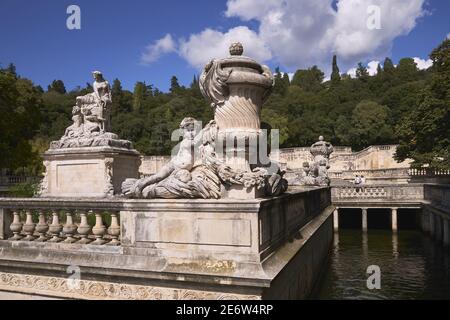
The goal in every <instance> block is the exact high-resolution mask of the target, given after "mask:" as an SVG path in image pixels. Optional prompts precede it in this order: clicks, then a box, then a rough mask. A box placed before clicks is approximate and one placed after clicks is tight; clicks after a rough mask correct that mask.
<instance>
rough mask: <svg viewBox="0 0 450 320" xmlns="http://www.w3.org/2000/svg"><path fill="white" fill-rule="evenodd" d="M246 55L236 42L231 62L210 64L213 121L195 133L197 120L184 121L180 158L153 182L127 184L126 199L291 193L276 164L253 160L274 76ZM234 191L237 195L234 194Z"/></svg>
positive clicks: (203, 82)
mask: <svg viewBox="0 0 450 320" xmlns="http://www.w3.org/2000/svg"><path fill="white" fill-rule="evenodd" d="M242 53H243V47H242V45H241V44H240V43H235V44H233V45H232V46H231V47H230V54H231V56H230V57H229V58H225V59H222V60H213V61H211V62H210V63H208V64H207V66H206V67H205V70H204V71H203V73H202V75H201V77H200V88H201V91H202V94H203V95H204V96H205V98H207V99H209V100H210V101H211V106H212V107H213V108H214V113H215V116H214V120H212V121H210V122H209V123H208V124H207V125H206V126H205V127H204V128H203V129H202V130H201V131H200V132H199V133H196V132H195V129H194V127H195V126H194V123H195V119H193V118H185V119H184V120H183V121H182V122H181V124H180V129H181V130H183V141H182V142H181V144H180V149H179V152H178V154H177V155H176V156H175V157H173V158H172V160H171V161H170V163H168V164H167V165H166V166H164V167H163V168H162V169H161V170H160V171H159V172H157V173H156V174H154V175H152V176H150V177H146V178H143V179H127V180H125V181H124V183H123V184H122V192H123V194H124V195H125V196H126V197H131V198H168V199H173V198H205V199H209V198H214V199H218V198H223V197H238V198H239V197H241V196H242V195H244V196H245V197H259V196H278V195H280V194H282V193H283V192H285V191H286V190H287V181H286V180H285V179H284V178H283V175H284V172H282V171H281V170H280V169H279V167H278V166H277V165H276V164H273V163H268V164H266V165H265V166H264V165H262V164H260V163H259V161H258V159H256V161H255V163H251V162H250V161H249V155H250V152H251V148H252V146H251V145H250V144H251V141H254V142H256V143H257V141H259V140H258V139H257V138H258V137H259V135H260V134H261V129H260V112H261V106H262V103H263V101H264V100H265V99H266V98H267V97H268V95H269V94H270V92H271V89H272V87H273V76H272V73H271V72H270V70H269V69H268V68H267V67H265V66H261V65H259V64H258V63H257V62H256V61H254V60H252V59H250V58H247V57H243V56H241V55H242ZM230 135H232V137H231V139H228V138H229V137H230ZM227 141H228V142H229V141H232V142H233V144H231V145H230V144H228V145H227ZM253 148H254V150H256V149H258V148H257V146H256V145H254V146H253ZM224 151H225V152H224ZM196 152H197V153H198V154H199V157H196ZM196 158H198V160H196ZM234 188H237V191H238V192H235V193H233V194H230V192H229V190H233V189H234ZM241 191H243V192H241Z"/></svg>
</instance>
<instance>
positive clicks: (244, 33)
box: [179, 26, 272, 68]
mask: <svg viewBox="0 0 450 320" xmlns="http://www.w3.org/2000/svg"><path fill="white" fill-rule="evenodd" d="M236 41H239V42H241V43H243V44H244V55H247V56H250V57H252V58H254V59H256V60H258V61H267V60H270V59H271V58H272V54H271V52H270V50H269V48H268V47H267V46H266V44H265V43H264V41H263V40H262V39H261V38H260V37H259V36H258V34H257V33H256V32H254V31H253V30H250V29H249V28H247V27H242V26H241V27H236V28H233V29H230V30H228V32H225V33H223V32H220V31H216V30H212V29H206V30H204V31H202V32H201V33H198V34H192V35H191V36H190V37H189V39H187V40H181V41H180V48H179V54H180V55H181V56H182V57H183V58H185V59H186V60H187V61H188V62H189V63H190V64H191V65H193V66H195V67H197V68H203V67H204V66H205V64H206V63H208V62H209V61H210V60H211V59H213V58H220V57H225V56H228V55H229V52H228V51H229V47H230V44H231V43H233V42H236Z"/></svg>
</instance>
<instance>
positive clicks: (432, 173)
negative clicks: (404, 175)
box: [408, 169, 450, 177]
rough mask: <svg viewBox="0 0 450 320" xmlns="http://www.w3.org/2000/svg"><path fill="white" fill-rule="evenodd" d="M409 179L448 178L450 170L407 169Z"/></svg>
mask: <svg viewBox="0 0 450 320" xmlns="http://www.w3.org/2000/svg"><path fill="white" fill-rule="evenodd" d="M408 174H409V175H410V176H411V177H447V176H448V177H450V170H433V169H409V170H408Z"/></svg>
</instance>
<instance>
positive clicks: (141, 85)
mask: <svg viewBox="0 0 450 320" xmlns="http://www.w3.org/2000/svg"><path fill="white" fill-rule="evenodd" d="M146 92H147V86H146V85H145V82H140V81H138V82H136V84H135V86H134V91H133V110H134V111H140V110H141V108H142V105H143V104H144V100H145V98H146Z"/></svg>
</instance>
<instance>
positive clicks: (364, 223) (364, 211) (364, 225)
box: [362, 208, 367, 232]
mask: <svg viewBox="0 0 450 320" xmlns="http://www.w3.org/2000/svg"><path fill="white" fill-rule="evenodd" d="M362 230H363V232H367V208H362Z"/></svg>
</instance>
